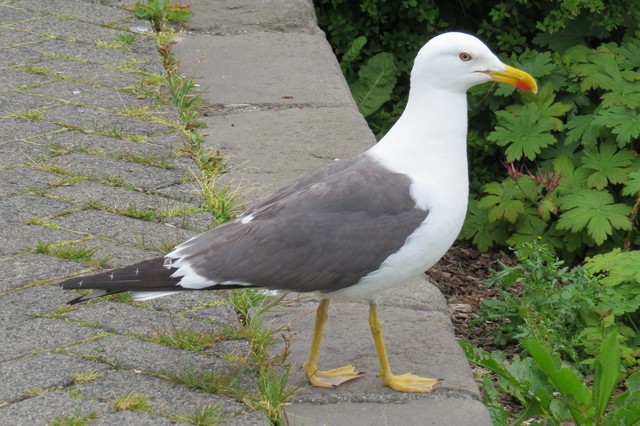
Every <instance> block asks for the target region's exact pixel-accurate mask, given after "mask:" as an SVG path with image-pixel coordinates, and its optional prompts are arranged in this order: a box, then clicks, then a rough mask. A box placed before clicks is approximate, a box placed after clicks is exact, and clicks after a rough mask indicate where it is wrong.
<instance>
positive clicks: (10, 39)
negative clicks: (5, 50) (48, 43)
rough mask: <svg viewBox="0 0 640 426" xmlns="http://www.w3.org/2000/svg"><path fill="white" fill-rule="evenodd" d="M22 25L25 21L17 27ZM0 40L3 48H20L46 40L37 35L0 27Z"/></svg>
mask: <svg viewBox="0 0 640 426" xmlns="http://www.w3.org/2000/svg"><path fill="white" fill-rule="evenodd" d="M26 22H28V21H26ZM24 23H25V21H23V22H20V23H19V24H17V25H23V24H24ZM10 25H11V24H10ZM0 39H2V41H3V46H4V47H12V48H22V46H21V45H22V44H27V43H37V42H39V41H43V40H46V39H47V38H46V37H43V36H40V35H38V34H31V33H24V32H22V31H19V30H17V29H15V28H9V27H0Z"/></svg>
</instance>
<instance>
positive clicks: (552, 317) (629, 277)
mask: <svg viewBox="0 0 640 426" xmlns="http://www.w3.org/2000/svg"><path fill="white" fill-rule="evenodd" d="M515 255H516V259H517V263H516V264H515V265H513V266H507V265H502V268H501V270H499V271H497V272H494V274H493V276H492V278H491V279H489V280H488V281H487V285H488V286H495V287H499V288H501V289H503V291H502V293H501V294H500V295H499V297H498V298H497V299H496V300H493V299H488V300H485V301H484V302H483V303H482V304H481V306H480V314H479V318H478V319H477V320H476V321H477V322H487V321H491V322H493V323H495V324H496V326H495V328H494V329H493V330H492V335H493V338H494V342H495V343H496V344H497V345H498V346H504V345H507V344H513V343H514V342H520V341H522V340H524V339H535V340H536V341H538V342H541V343H543V344H544V345H545V347H548V348H550V349H551V350H552V351H553V352H554V353H556V354H559V355H560V356H561V357H562V359H563V360H566V361H571V362H574V363H581V366H580V368H582V369H585V370H589V369H592V368H593V365H592V362H591V361H588V359H589V357H590V356H593V355H594V354H595V353H596V351H597V350H598V348H599V346H600V345H601V343H602V339H603V336H605V335H607V334H609V333H611V332H613V331H614V330H617V332H619V333H620V351H621V354H622V357H623V364H624V366H625V368H628V369H633V368H636V367H637V366H639V365H640V349H638V348H640V329H639V328H638V326H637V325H638V324H640V252H638V251H633V252H621V251H619V250H614V251H613V252H611V253H607V254H605V255H598V256H595V257H593V258H590V259H588V260H587V263H586V267H574V268H571V269H570V268H568V267H566V266H564V262H562V261H560V260H558V259H557V258H555V257H554V256H553V255H552V254H551V252H550V251H549V249H548V246H546V245H544V244H539V243H525V244H523V245H522V246H521V247H520V249H518V250H516V251H515ZM594 275H595V276H594ZM514 286H517V290H518V291H517V292H514V291H513V290H514ZM516 294H517V295H516ZM585 360H587V361H585Z"/></svg>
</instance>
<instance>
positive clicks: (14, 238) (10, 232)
mask: <svg viewBox="0 0 640 426" xmlns="http://www.w3.org/2000/svg"><path fill="white" fill-rule="evenodd" d="M79 238H80V236H79V235H78V234H74V233H72V232H68V231H61V230H59V229H53V228H47V227H44V226H37V225H22V226H18V225H14V224H11V225H9V223H8V222H5V221H4V220H2V219H0V241H4V244H2V245H0V256H3V257H4V256H14V255H17V254H20V253H23V252H24V251H25V250H28V249H35V248H36V247H37V246H38V243H40V242H42V243H44V244H58V243H61V242H65V241H75V240H77V239H79ZM5 260H7V259H5Z"/></svg>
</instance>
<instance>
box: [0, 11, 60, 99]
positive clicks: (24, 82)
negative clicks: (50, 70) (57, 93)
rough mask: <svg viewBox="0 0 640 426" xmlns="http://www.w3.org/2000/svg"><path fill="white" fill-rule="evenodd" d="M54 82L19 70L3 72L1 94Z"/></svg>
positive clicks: (0, 86) (0, 77) (49, 78)
mask: <svg viewBox="0 0 640 426" xmlns="http://www.w3.org/2000/svg"><path fill="white" fill-rule="evenodd" d="M1 11H2V9H0V13H2V12H1ZM52 80H53V78H51V77H48V76H46V75H38V74H31V73H28V72H23V71H17V70H3V71H2V73H0V92H8V91H10V90H15V89H21V88H24V87H28V86H32V85H36V84H42V83H45V82H49V81H52Z"/></svg>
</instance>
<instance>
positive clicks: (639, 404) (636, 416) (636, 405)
mask: <svg viewBox="0 0 640 426" xmlns="http://www.w3.org/2000/svg"><path fill="white" fill-rule="evenodd" d="M625 386H626V387H627V389H626V390H625V391H624V392H622V393H621V394H620V395H618V396H617V397H616V399H615V400H614V402H613V406H612V407H611V411H610V412H609V413H608V414H607V416H606V418H605V422H604V424H605V425H606V426H619V425H625V426H635V425H637V424H638V423H639V422H640V371H636V372H635V373H633V374H632V375H631V376H629V377H628V378H627V380H626V381H625Z"/></svg>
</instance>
